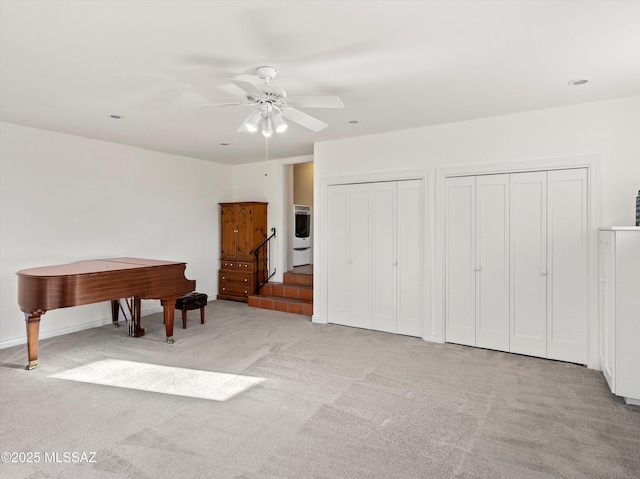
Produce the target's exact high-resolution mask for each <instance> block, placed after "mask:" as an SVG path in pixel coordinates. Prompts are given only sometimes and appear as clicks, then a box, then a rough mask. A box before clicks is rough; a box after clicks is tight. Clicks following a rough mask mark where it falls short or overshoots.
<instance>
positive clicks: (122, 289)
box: [16, 258, 196, 369]
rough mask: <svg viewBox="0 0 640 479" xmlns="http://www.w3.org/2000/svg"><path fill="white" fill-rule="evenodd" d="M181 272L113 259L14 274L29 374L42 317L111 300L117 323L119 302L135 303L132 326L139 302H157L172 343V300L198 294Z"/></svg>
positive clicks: (181, 266) (179, 266) (181, 267)
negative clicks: (119, 300) (130, 301)
mask: <svg viewBox="0 0 640 479" xmlns="http://www.w3.org/2000/svg"><path fill="white" fill-rule="evenodd" d="M185 268H186V264H185V263H179V262H173V261H160V260H153V259H140V258H112V259H97V260H87V261H78V262H76V263H69V264H61V265H57V266H44V267H41V268H30V269H23V270H21V271H18V272H17V273H16V274H17V275H18V305H19V306H20V310H21V311H22V312H24V316H25V320H26V322H27V347H28V352H29V365H28V366H27V369H34V368H35V367H36V366H37V365H38V334H39V329H40V317H41V316H42V315H43V314H44V313H46V312H47V311H49V310H52V309H58V308H68V307H70V306H78V305H81V304H91V303H98V302H101V301H111V302H112V314H113V320H114V322H116V321H117V314H118V309H117V308H118V306H117V304H118V303H117V300H118V299H119V298H134V305H135V306H134V317H133V318H132V321H133V320H134V319H136V315H137V320H138V326H139V312H140V309H139V305H140V300H141V299H159V300H160V301H161V302H162V306H163V309H164V323H165V330H166V335H167V343H173V315H174V312H175V304H176V300H177V299H178V298H179V297H180V296H182V295H184V294H186V293H189V292H191V291H195V289H196V282H195V281H193V280H188V279H186V278H185V275H184V271H185ZM142 334H143V333H140V334H136V335H142Z"/></svg>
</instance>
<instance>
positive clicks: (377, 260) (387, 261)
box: [371, 181, 397, 333]
mask: <svg viewBox="0 0 640 479" xmlns="http://www.w3.org/2000/svg"><path fill="white" fill-rule="evenodd" d="M396 187H397V184H396V182H395V181H389V182H379V183H373V184H372V205H373V207H372V209H371V214H372V224H371V233H372V235H371V236H372V255H371V256H372V261H373V274H372V276H371V279H372V282H373V285H372V286H373V295H372V298H371V299H372V300H373V311H372V314H373V317H372V323H371V328H372V329H375V330H377V331H386V332H389V333H396V332H397V327H396V268H397V265H396V234H397V230H396V224H395V223H396V210H397V205H396Z"/></svg>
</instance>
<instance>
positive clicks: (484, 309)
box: [475, 174, 509, 351]
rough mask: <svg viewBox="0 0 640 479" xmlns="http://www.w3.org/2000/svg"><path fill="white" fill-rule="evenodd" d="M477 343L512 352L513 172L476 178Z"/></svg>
mask: <svg viewBox="0 0 640 479" xmlns="http://www.w3.org/2000/svg"><path fill="white" fill-rule="evenodd" d="M475 247H476V346H478V347H481V348H489V349H496V350H500V351H509V175H508V174H505V175H486V176H478V177H477V178H476V245H475Z"/></svg>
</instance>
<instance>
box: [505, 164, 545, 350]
mask: <svg viewBox="0 0 640 479" xmlns="http://www.w3.org/2000/svg"><path fill="white" fill-rule="evenodd" d="M546 185H547V174H546V172H530V173H513V174H511V176H510V192H511V195H510V232H511V234H510V249H511V270H510V276H511V277H510V283H511V288H510V289H511V314H510V326H511V328H510V349H511V352H514V353H520V354H527V355H531V356H538V357H543V358H544V357H546V356H547V350H546V341H547V331H546V327H547V280H546V279H547V259H546V258H547V226H546V225H547V220H546V213H547V205H546V199H547V191H546Z"/></svg>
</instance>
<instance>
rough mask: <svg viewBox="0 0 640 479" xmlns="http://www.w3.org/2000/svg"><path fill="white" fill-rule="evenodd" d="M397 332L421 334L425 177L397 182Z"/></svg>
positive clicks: (412, 334) (411, 334) (410, 334)
mask: <svg viewBox="0 0 640 479" xmlns="http://www.w3.org/2000/svg"><path fill="white" fill-rule="evenodd" d="M397 203H398V213H397V229H398V248H397V249H398V251H397V267H396V269H397V275H396V276H397V283H398V287H397V291H398V312H397V318H398V319H397V332H398V333H399V334H406V335H409V336H419V337H421V336H422V328H423V327H422V324H423V298H424V296H425V294H426V292H425V290H424V281H423V274H422V270H423V264H424V256H423V249H424V234H423V231H424V223H423V217H424V211H423V210H424V208H423V205H424V198H423V189H422V180H410V181H399V182H398V201H397Z"/></svg>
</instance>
